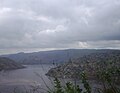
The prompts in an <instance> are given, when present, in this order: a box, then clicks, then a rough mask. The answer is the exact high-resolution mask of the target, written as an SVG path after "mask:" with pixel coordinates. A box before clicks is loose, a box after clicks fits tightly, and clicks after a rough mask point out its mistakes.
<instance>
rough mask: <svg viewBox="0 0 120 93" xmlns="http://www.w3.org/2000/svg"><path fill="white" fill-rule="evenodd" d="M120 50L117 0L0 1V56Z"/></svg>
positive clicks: (119, 7)
mask: <svg viewBox="0 0 120 93" xmlns="http://www.w3.org/2000/svg"><path fill="white" fill-rule="evenodd" d="M66 48H81V49H83V48H90V49H91V48H114V49H120V0H0V54H5V53H15V52H20V51H21V52H31V51H40V50H51V49H66Z"/></svg>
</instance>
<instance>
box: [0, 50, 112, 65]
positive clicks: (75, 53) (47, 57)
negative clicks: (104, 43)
mask: <svg viewBox="0 0 120 93" xmlns="http://www.w3.org/2000/svg"><path fill="white" fill-rule="evenodd" d="M108 51H113V50H107V49H102V50H96V49H67V50H52V51H40V52H33V53H23V52H21V53H17V54H10V55H2V57H8V58H10V59H12V60H15V61H16V62H19V63H22V64H43V63H44V64H52V63H54V64H61V63H65V62H67V61H68V60H69V59H70V58H71V59H76V58H78V57H82V56H84V55H89V54H91V53H104V52H108Z"/></svg>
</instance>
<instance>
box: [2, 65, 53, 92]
mask: <svg viewBox="0 0 120 93" xmlns="http://www.w3.org/2000/svg"><path fill="white" fill-rule="evenodd" d="M52 67H53V66H51V65H26V68H24V69H17V70H11V71H1V72H0V92H2V93H10V91H13V90H16V91H18V90H23V89H21V88H24V89H27V88H28V87H29V88H32V87H34V86H39V87H40V88H44V89H46V84H47V85H48V86H51V85H52V83H51V81H50V78H49V77H47V76H45V73H47V71H48V70H49V69H50V68H52ZM45 83H46V84H45ZM41 90H43V89H41ZM8 91H9V92H8Z"/></svg>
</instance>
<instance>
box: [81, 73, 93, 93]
mask: <svg viewBox="0 0 120 93" xmlns="http://www.w3.org/2000/svg"><path fill="white" fill-rule="evenodd" d="M81 77H82V83H83V85H84V88H85V92H84V93H91V87H90V85H89V83H88V81H87V76H86V74H85V73H84V72H82V74H81Z"/></svg>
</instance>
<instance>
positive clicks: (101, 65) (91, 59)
mask: <svg viewBox="0 0 120 93" xmlns="http://www.w3.org/2000/svg"><path fill="white" fill-rule="evenodd" d="M111 68H112V71H113V73H115V72H114V69H118V70H120V51H119V50H118V51H117V50H111V51H105V52H101V53H98V52H96V53H92V54H89V55H85V56H83V57H79V58H77V59H75V60H69V61H68V63H65V64H62V65H60V66H58V67H56V68H52V69H50V70H49V71H48V73H47V74H46V75H48V76H52V77H60V78H80V73H81V72H82V71H84V72H85V73H86V74H87V76H88V77H89V79H95V78H96V75H97V72H98V71H105V70H107V69H111ZM119 74H120V73H119Z"/></svg>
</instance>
